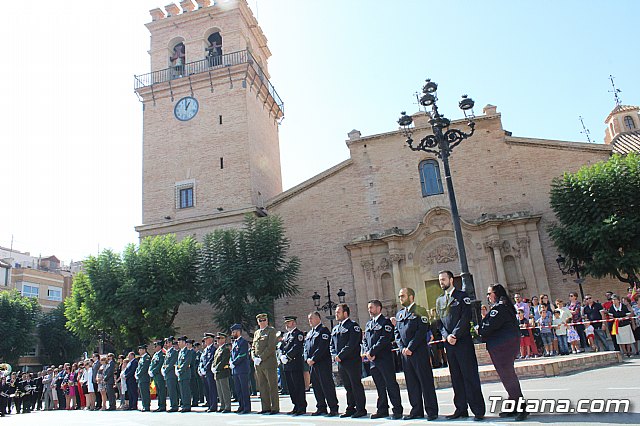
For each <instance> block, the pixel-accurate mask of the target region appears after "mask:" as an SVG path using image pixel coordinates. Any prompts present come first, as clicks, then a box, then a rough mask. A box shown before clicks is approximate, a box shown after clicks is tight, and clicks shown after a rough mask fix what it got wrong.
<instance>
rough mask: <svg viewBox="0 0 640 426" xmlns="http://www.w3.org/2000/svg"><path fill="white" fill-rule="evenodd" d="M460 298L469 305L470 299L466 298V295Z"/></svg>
mask: <svg viewBox="0 0 640 426" xmlns="http://www.w3.org/2000/svg"><path fill="white" fill-rule="evenodd" d="M462 300H464V303H466V304H467V305H470V304H471V299H470V298H468V297H465V298H464V299H462Z"/></svg>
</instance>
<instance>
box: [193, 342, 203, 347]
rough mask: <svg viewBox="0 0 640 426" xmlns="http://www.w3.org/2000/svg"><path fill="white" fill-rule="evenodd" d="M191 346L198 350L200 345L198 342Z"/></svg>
mask: <svg viewBox="0 0 640 426" xmlns="http://www.w3.org/2000/svg"><path fill="white" fill-rule="evenodd" d="M193 346H195V347H196V348H199V347H200V346H202V345H200V342H196V343H195V344H194V345H193Z"/></svg>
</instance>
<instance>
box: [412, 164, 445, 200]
mask: <svg viewBox="0 0 640 426" xmlns="http://www.w3.org/2000/svg"><path fill="white" fill-rule="evenodd" d="M418 169H419V171H420V185H421V186H422V196H423V197H428V196H429V195H437V194H442V193H444V190H443V189H442V178H441V177H440V167H439V166H438V162H437V161H436V160H424V161H422V162H421V163H420V165H419V166H418Z"/></svg>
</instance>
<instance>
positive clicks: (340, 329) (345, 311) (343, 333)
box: [331, 303, 367, 418]
mask: <svg viewBox="0 0 640 426" xmlns="http://www.w3.org/2000/svg"><path fill="white" fill-rule="evenodd" d="M336 320H337V321H339V322H338V324H337V325H336V326H335V327H333V331H332V332H331V354H332V355H334V356H335V360H336V362H337V363H338V373H339V374H340V378H341V379H342V383H343V385H344V389H345V390H346V391H347V409H346V411H345V412H344V414H342V415H341V416H340V417H343V418H344V417H353V418H358V417H364V416H366V415H367V409H366V407H365V405H366V397H365V395H364V387H363V386H362V380H361V376H362V358H361V357H360V349H361V348H360V344H361V343H362V329H361V328H360V326H359V325H358V323H356V322H355V321H353V320H352V319H351V318H349V306H348V305H347V304H346V303H341V304H339V305H338V306H336Z"/></svg>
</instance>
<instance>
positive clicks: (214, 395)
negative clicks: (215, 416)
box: [198, 333, 218, 413]
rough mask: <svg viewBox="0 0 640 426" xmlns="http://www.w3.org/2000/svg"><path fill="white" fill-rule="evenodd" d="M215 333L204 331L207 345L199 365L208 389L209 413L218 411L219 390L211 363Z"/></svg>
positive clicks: (199, 371) (200, 373)
mask: <svg viewBox="0 0 640 426" xmlns="http://www.w3.org/2000/svg"><path fill="white" fill-rule="evenodd" d="M214 339H215V334H213V333H204V344H205V345H206V346H205V348H204V351H203V353H202V355H201V356H200V364H199V365H198V375H199V376H200V377H203V378H204V384H205V388H206V391H207V405H208V408H207V413H215V412H216V411H218V391H217V389H216V380H215V377H214V376H213V371H211V363H212V362H213V355H214V354H215V351H216V347H215V345H214V343H213V342H214Z"/></svg>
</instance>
